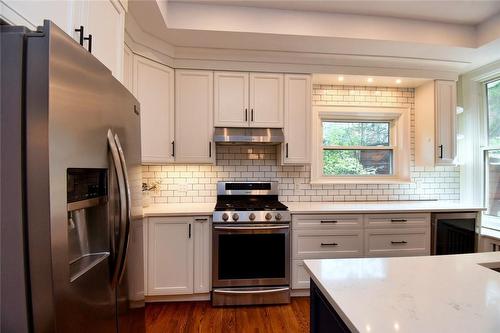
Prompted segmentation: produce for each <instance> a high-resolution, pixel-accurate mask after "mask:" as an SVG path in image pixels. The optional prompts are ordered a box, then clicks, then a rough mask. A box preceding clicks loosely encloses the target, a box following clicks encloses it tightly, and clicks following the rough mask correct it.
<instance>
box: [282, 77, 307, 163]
mask: <svg viewBox="0 0 500 333" xmlns="http://www.w3.org/2000/svg"><path fill="white" fill-rule="evenodd" d="M311 94H312V92H311V76H310V75H295V74H286V75H285V115H284V116H285V117H284V118H285V123H284V125H285V126H284V133H285V142H284V143H283V145H282V154H281V156H282V162H283V164H305V163H310V162H311V158H310V152H311Z"/></svg>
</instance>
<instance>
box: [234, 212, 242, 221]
mask: <svg viewBox="0 0 500 333" xmlns="http://www.w3.org/2000/svg"><path fill="white" fill-rule="evenodd" d="M239 218H240V216H239V215H238V214H236V213H234V214H233V220H235V221H238V219H239Z"/></svg>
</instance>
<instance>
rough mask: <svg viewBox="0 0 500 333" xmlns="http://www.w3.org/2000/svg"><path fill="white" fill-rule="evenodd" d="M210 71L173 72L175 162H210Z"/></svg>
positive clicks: (211, 75) (211, 128)
mask: <svg viewBox="0 0 500 333" xmlns="http://www.w3.org/2000/svg"><path fill="white" fill-rule="evenodd" d="M212 101H213V72H211V71H198V70H176V71H175V161H176V162H179V163H213V162H214V160H215V156H214V155H215V154H214V148H215V147H214V144H213V142H212V137H213V127H214V125H213V103H212Z"/></svg>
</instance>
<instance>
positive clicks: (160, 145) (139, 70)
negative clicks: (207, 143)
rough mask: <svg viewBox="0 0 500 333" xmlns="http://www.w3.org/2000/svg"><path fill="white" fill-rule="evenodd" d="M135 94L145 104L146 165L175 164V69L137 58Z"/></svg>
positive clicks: (142, 114)
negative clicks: (173, 162)
mask: <svg viewBox="0 0 500 333" xmlns="http://www.w3.org/2000/svg"><path fill="white" fill-rule="evenodd" d="M133 82H134V84H133V87H134V89H133V91H134V95H135V96H136V98H137V99H138V100H139V102H140V103H141V145H142V163H146V164H147V163H150V164H154V163H168V162H172V161H173V158H174V157H173V155H174V150H173V142H174V70H173V69H171V68H170V67H167V66H165V65H161V64H159V63H157V62H154V61H151V60H149V59H146V58H144V57H141V56H137V55H135V56H134V74H133Z"/></svg>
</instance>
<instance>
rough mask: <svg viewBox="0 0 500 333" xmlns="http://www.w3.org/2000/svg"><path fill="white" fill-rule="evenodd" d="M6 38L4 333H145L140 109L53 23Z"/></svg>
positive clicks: (2, 39)
mask: <svg viewBox="0 0 500 333" xmlns="http://www.w3.org/2000/svg"><path fill="white" fill-rule="evenodd" d="M0 29H1V30H0V33H1V35H0V51H1V72H0V75H1V132H0V134H1V135H0V138H1V140H0V146H1V158H2V159H1V169H0V171H1V284H2V286H1V287H2V293H1V315H2V317H1V319H2V320H1V331H2V332H6V333H10V332H15V333H18V332H93V333H100V332H106V333H108V332H120V333H123V332H144V331H145V327H144V293H143V280H144V274H143V254H142V202H141V200H142V199H141V160H140V158H141V151H140V149H141V148H140V147H141V145H140V120H139V118H140V117H139V112H140V111H139V103H138V101H137V100H136V99H135V98H134V96H133V95H132V94H130V93H129V92H128V91H127V89H126V88H125V87H124V86H123V85H122V84H121V83H120V82H119V81H117V80H116V79H115V78H114V77H113V76H112V74H111V72H110V71H109V70H108V69H107V68H106V67H105V66H104V65H103V64H102V63H100V62H99V61H98V60H97V59H96V58H95V57H94V56H92V54H90V53H89V52H87V50H85V49H84V48H83V47H81V46H80V45H79V44H78V43H76V42H75V41H73V40H72V39H71V38H70V37H69V36H68V35H66V34H65V33H64V32H63V31H62V30H61V29H59V28H58V27H57V26H56V25H54V24H53V23H52V22H50V21H45V22H44V25H43V27H40V28H38V30H37V31H29V30H27V29H26V28H23V27H10V26H1V27H0Z"/></svg>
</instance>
